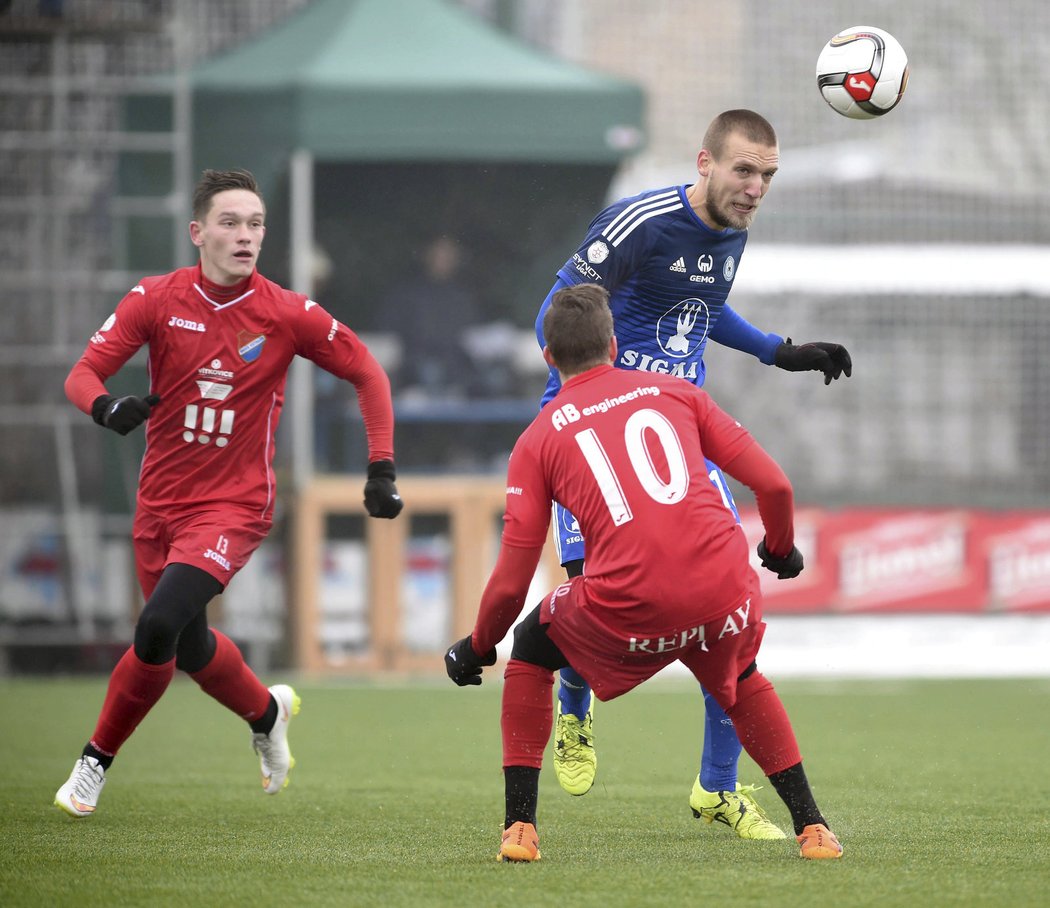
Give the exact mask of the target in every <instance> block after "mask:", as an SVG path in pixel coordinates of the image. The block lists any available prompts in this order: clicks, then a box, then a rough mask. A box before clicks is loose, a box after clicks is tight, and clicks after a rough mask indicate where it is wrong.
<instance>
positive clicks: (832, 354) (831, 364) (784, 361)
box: [773, 337, 853, 385]
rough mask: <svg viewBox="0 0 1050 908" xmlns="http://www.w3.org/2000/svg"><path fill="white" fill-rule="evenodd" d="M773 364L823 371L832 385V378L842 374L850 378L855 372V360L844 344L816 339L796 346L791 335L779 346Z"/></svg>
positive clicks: (795, 370) (784, 367)
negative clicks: (851, 357)
mask: <svg viewBox="0 0 1050 908" xmlns="http://www.w3.org/2000/svg"><path fill="white" fill-rule="evenodd" d="M773 365H774V366H777V367H778V368H780V369H787V371H788V372H808V371H810V370H812V371H814V372H823V373H824V384H825V385H830V384H831V380H832V379H833V378H838V377H839V376H840V375H845V376H846V378H849V377H850V376H851V375H852V374H853V360H851V359H850V358H849V351H847V350H846V348H845V347H843V346H842V344H829V343H826V342H824V341H814V342H813V343H811V344H802V345H801V346H800V347H796V346H795V345H794V344H792V343H791V338H790V337H789V338H788V339H787V340H786V341H784V343H782V344H781V345H780V346H779V347H777V352H776V354H774V356H773Z"/></svg>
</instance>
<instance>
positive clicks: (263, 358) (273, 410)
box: [66, 265, 394, 519]
mask: <svg viewBox="0 0 1050 908" xmlns="http://www.w3.org/2000/svg"><path fill="white" fill-rule="evenodd" d="M202 287H203V284H202V281H201V270H200V266H199V265H197V266H196V267H192V268H182V269H179V270H178V271H174V272H172V273H170V274H166V275H162V276H159V277H147V278H143V280H142V282H141V283H140V284H139V285H137V286H136V287H133V288H132V289H131V291H130V292H129V293H128V294H127V296H125V297H124V299H123V300H121V302H120V304H119V305H118V306H117V310H116V312H115V313H114V314H113V315H111V316H110V317H109V318H108V319H107V320H106V322H105V324H104V325H103V326H102V327H101V328H100V329H99V330H98V331H97V332H96V333H95V334H94V336H93V337H92V338H91V341H90V343H89V344H88V347H87V349H86V350H85V352H84V355H83V356H82V357H81V358H80V360H79V361H78V363H77V364H76V366H74V368H73V370H72V371H71V372H70V375H69V378H68V379H67V380H66V392H67V394H68V395H69V397H70V399H71V400H72V401H73V402H74V403H75V404H76V405H77V406H78V407H79V408H80V409H81V410H83V411H84V412H85V413H90V412H91V404H92V402H93V401H94V400H95V399H96V398H97V397H98V396H99V395H100V394H104V393H106V391H105V388H104V386H103V384H102V382H104V381H105V380H106V379H107V378H109V377H110V376H111V375H113V374H114V373H115V372H117V370H118V369H120V367H121V366H123V365H124V363H125V362H127V361H128V359H130V358H131V356H132V355H133V354H134V353H135V352H136V351H137V350H138V349H139V348H140V347H142V346H143V345H144V344H146V345H148V346H149V361H148V369H149V377H150V393H152V394H157V395H159V396H160V398H161V402H160V403H159V404H158V405H157V406H156V407H154V408H153V412H152V414H151V415H150V418H149V420H148V422H147V423H146V454H145V457H144V459H143V462H142V470H141V474H140V477H139V492H138V497H139V502H140V503H141V504H142V505H144V506H145V507H147V508H149V509H151V510H154V511H162V512H164V511H170V510H173V509H174V510H183V509H186V510H191V509H199V508H201V507H204V508H208V507H221V506H226V505H238V506H242V507H245V508H249V509H251V510H255V511H257V512H258V514H259V515H260V516H261V517H263V518H265V519H269V517H270V516H271V515H272V512H273V504H274V473H273V466H272V462H273V455H274V435H275V432H276V430H277V423H278V419H279V418H280V414H281V407H282V404H283V402H284V386H285V380H286V378H287V374H288V368H289V366H290V365H291V362H292V358H293V357H294V356H295V355H296V354H298V355H300V356H304V357H306V358H307V359H310V360H312V361H313V362H315V363H317V365H319V366H321V367H322V368H324V369H327V370H328V371H329V372H331V373H333V374H334V375H337V376H338V377H340V378H344V379H346V380H348V381H350V382H352V383H353V384H354V385H355V387H356V388H357V392H358V398H359V402H360V405H361V412H362V414H363V416H364V420H365V428H366V431H367V434H368V447H369V459H370V460H379V459H391V460H392V459H393V425H394V419H393V408H392V405H391V403H390V383H389V380H388V379H387V376H386V373H385V372H383V370H382V368H381V367H380V366H379V364H378V363H377V362H376V360H375V358H374V357H373V356H372V354H371V353H370V352H369V351H368V349H367V347H365V345H364V344H363V343H362V342H361V340H360V339H359V338H358V337H357V335H355V334H354V332H353V331H351V330H350V329H349V328H347V327H346V326H345V325H342V324H340V323H339V322H338V321H336V319H334V318H333V317H332V316H331V315H330V314H329V313H328V312H326V311H325V310H324V309H323V308H322V307H321V306H319V305H317V303H315V302H314V301H313V300H309V299H307V298H306V297H305V296H304V295H303V294H300V293H293V292H291V291H290V290H285V289H284V288H282V287H280V286H278V285H277V284H275V283H273V282H272V281H269V280H267V279H266V278H264V277H263V276H262V275H260V274H259V273H258V272H255V273H253V274H252V276H251V278H250V279H249V282H248V287H247V289H246V290H245V292H244V293H243V294H241V295H240V296H239V297H237V298H236V299H233V300H230V301H229V302H225V303H220V302H216V301H214V300H211V299H209V298H208V296H206V295H205V292H204V290H203V289H202ZM142 393H143V396H144V394H145V392H142Z"/></svg>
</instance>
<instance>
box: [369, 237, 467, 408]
mask: <svg viewBox="0 0 1050 908" xmlns="http://www.w3.org/2000/svg"><path fill="white" fill-rule="evenodd" d="M462 263H463V253H462V247H461V246H460V244H459V242H458V241H457V240H455V239H453V238H452V237H450V236H438V237H435V238H434V239H433V240H431V241H430V242H429V243H428V244H427V246H426V247H425V248H424V249H423V251H422V255H421V256H420V261H419V265H418V267H417V269H416V271H415V273H413V274H411V275H410V276H408V277H407V278H405V279H404V280H402V281H399V282H398V283H396V284H394V285H393V286H392V288H391V289H390V291H389V293H388V294H387V295H386V297H385V298H384V299H383V300H382V302H381V303H380V308H379V311H378V313H377V316H376V322H375V324H376V328H377V329H378V330H380V331H390V332H392V333H394V334H396V335H397V336H398V337H399V338H400V339H401V343H402V358H401V365H400V368H399V369H397V370H396V372H394V374H392V375H391V382H392V384H393V386H394V390H395V392H397V393H398V394H400V395H408V396H419V397H432V398H434V397H437V398H452V399H457V398H459V399H462V398H467V397H478V396H486V394H487V381H486V376H485V370H484V369H483V368H481V366H480V364H479V362H478V361H477V360H476V359H475V358H474V357H473V356H472V355H471V353H470V351H469V349H468V348H467V346H466V343H465V341H466V337H467V332H468V329H469V328H471V327H472V326H475V325H476V324H477V322H478V318H479V315H480V312H481V307H480V305H479V303H478V301H477V299H476V296H475V295H474V293H473V291H472V290H471V289H469V288H468V287H467V286H465V285H464V284H463V283H462V281H461V280H460V277H459V275H460V271H461V267H462Z"/></svg>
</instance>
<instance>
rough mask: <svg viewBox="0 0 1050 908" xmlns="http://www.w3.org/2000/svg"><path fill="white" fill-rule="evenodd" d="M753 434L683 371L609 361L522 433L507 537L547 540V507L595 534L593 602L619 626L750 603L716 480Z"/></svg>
mask: <svg viewBox="0 0 1050 908" xmlns="http://www.w3.org/2000/svg"><path fill="white" fill-rule="evenodd" d="M754 444H755V442H754V439H753V438H752V437H751V435H750V434H749V433H748V432H747V431H746V430H745V429H743V428H742V427H741V426H740V424H739V423H737V422H736V421H735V420H734V419H733V418H732V417H731V416H729V415H728V414H726V413H725V412H724V411H723V410H721V409H719V407H718V406H716V405H715V403H714V402H713V401H712V400H711V398H710V397H709V396H708V395H707V393H706V392H704V391H701V390H700V389H699V388H697V387H696V386H695V385H692V384H690V383H688V382H684V381H682V380H681V379H679V378H676V377H672V376H666V375H656V374H649V373H638V372H634V371H627V370H623V369H615V368H613V367H612V366H606V367H600V368H597V369H592V370H589V371H587V372H585V373H583V374H582V375H579V376H576V377H575V378H572V379H570V380H569V381H567V382H566V383H565V385H564V386H563V388H562V389H561V391H560V392H559V393H558V395H557V396H556V397H555V398H554V399H553V400H551V401H550V402H549V403H548V404H547V405H546V406H545V407H544V408H543V410H542V412H541V413H540V414H539V415H538V416H537V417H536V419H535V420H534V421H533V423H532V424H531V425H530V426H529V428H528V429H526V431H525V432H524V433H523V434H522V436H521V438H520V439H519V440H518V443H517V444H516V445H515V447H514V450H513V452H512V454H511V458H510V465H509V468H508V473H507V486H508V488H507V510H506V513H505V515H504V521H505V524H504V532H503V544H504V545H505V546H517V547H521V548H524V549H528V548H533V547H536V546H539V545H542V544H543V541H544V537H545V535H546V532H547V527H548V524H549V520H550V503H551V502H552V501H557V502H560V503H561V504H562V505H564V506H565V507H567V508H568V509H569V510H571V511H572V513H573V514H574V515H575V516H576V518H577V520H578V521H579V524H580V532H581V533H582V535H583V537H584V538H585V539H586V540H587V565H586V571H585V583H586V593H587V598H588V600H589V601H590V602H591V603H593V604H594V605H595V606H597V607H599V608H600V609H601V610H602V612H601V614H602V617H603V620H606V621H607V622H608V623H609V625H610V627H611V626H612V625H613V624H615V625H616V626H617V627H616V628H613V629H618V628H625V629H628V630H629V631H630V632H632V633H640V634H650V633H651V634H657V635H658V634H660V633H661V632H662V631H665V630H668V629H672V628H676V627H682V626H686V625H697V624H702V623H704V622H706V621H708V620H711V619H713V618H715V617H717V616H720V615H722V614H724V613H725V612H726V611H727V609H728V608H729V607H731V606H733V605H737V604H739V603H740V602H742V601H743V599H744V597H745V596H746V595H747V591H748V588H749V585H748V578H749V576H750V572H751V568H750V567H749V565H748V550H747V541H746V539H745V537H744V533H743V531H742V530H741V529H740V527H739V526H738V525H737V523H736V521H735V520H734V518H733V515H732V514H731V513H730V511H729V510H728V509H727V508H726V506H725V504H723V502H722V499H721V495H720V494H719V492H718V491H717V490H716V489H715V487H714V485H712V483H711V481H710V480H709V479H708V476H707V466H706V464H705V462H704V457H705V456H706V457H708V458H710V459H711V460H713V461H714V462H716V463H720V464H731V463H732V462H733V460H734V459H735V458H737V457H738V456H739V455H741V454H742V453H743V452H744V451H746V450H747V449H748V448H749V447H751V446H752V445H754Z"/></svg>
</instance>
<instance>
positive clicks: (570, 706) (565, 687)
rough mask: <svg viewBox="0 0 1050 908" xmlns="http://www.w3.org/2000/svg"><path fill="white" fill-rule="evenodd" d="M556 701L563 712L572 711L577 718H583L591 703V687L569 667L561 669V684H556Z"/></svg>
mask: <svg viewBox="0 0 1050 908" xmlns="http://www.w3.org/2000/svg"><path fill="white" fill-rule="evenodd" d="M558 702H560V703H561V711H562V712H563V713H572V714H573V715H574V716H575V717H576V718H577V719H584V718H585V717H586V716H587V710H588V709H589V708H590V705H591V689H590V687H589V686H588V685H587V682H586V681H584V680H583V678H581V677H580V676H579V675H578V674H576V672H574V671H573V670H572V669H571V668H563V669H562V670H561V684H560V685H558Z"/></svg>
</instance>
